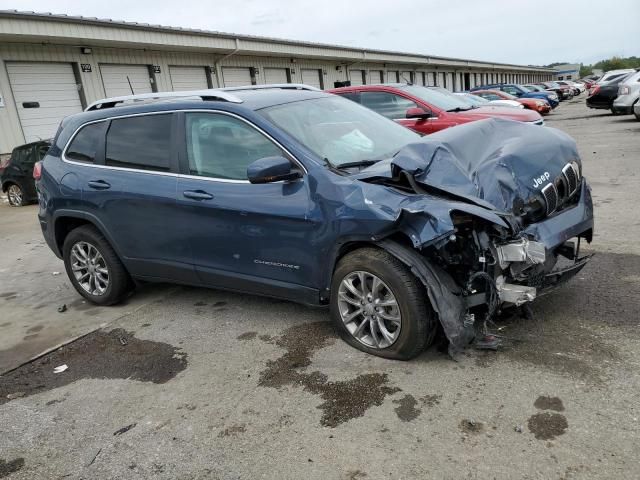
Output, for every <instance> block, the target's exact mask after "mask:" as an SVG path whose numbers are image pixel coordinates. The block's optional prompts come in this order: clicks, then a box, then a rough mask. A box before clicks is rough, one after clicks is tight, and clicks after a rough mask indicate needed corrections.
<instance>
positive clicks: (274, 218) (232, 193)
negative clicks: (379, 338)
mask: <svg viewBox="0 0 640 480" xmlns="http://www.w3.org/2000/svg"><path fill="white" fill-rule="evenodd" d="M181 115H182V117H183V120H182V122H184V123H183V125H184V135H185V147H184V150H183V159H182V171H183V173H185V174H186V175H183V176H182V177H180V178H179V180H178V190H177V191H178V204H179V206H180V217H181V219H182V224H181V230H182V231H183V232H184V233H185V234H186V236H187V237H188V238H189V241H190V245H191V249H192V252H193V262H194V264H195V265H196V269H197V272H198V275H199V276H200V279H201V281H202V282H203V283H205V284H207V285H210V286H215V287H221V288H231V289H234V290H244V291H252V292H258V293H263V294H268V295H275V296H281V297H288V298H290V297H291V295H294V297H295V296H297V295H311V297H313V298H314V299H315V301H317V291H315V289H314V287H316V286H317V285H315V283H316V282H317V279H316V278H315V277H314V273H315V272H316V270H317V269H316V268H315V265H317V262H318V259H317V258H316V257H315V255H314V250H313V243H314V232H315V230H314V223H313V222H311V221H310V220H308V212H309V210H310V200H309V192H308V189H307V185H306V178H305V179H300V180H297V181H293V182H278V183H268V184H260V185H253V184H251V183H249V181H248V180H247V174H246V170H247V166H248V165H249V164H250V163H252V162H253V161H255V160H258V159H260V158H263V157H269V156H278V155H279V156H282V155H287V154H286V153H284V152H283V150H282V149H281V148H280V147H279V146H278V145H277V144H276V143H275V142H274V141H273V140H272V139H270V138H269V137H268V136H267V135H266V134H265V133H264V132H262V131H260V130H259V129H257V128H256V127H255V126H254V125H253V124H251V123H248V122H247V121H245V120H243V119H241V118H240V117H237V116H235V115H231V114H227V113H224V112H218V113H214V112H187V113H184V114H181ZM312 292H315V293H312ZM314 295H315V296H314ZM311 297H310V298H311ZM298 299H301V298H298ZM309 301H314V300H313V299H312V300H309Z"/></svg>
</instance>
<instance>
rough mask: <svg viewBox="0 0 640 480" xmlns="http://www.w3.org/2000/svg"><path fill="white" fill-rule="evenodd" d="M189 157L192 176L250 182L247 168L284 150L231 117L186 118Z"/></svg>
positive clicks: (200, 115)
mask: <svg viewBox="0 0 640 480" xmlns="http://www.w3.org/2000/svg"><path fill="white" fill-rule="evenodd" d="M185 119H186V121H185V127H186V143H187V158H188V160H189V172H190V173H191V175H199V176H203V177H211V178H220V179H226V180H247V167H248V166H249V165H250V164H251V163H253V162H255V161H256V160H258V159H260V158H264V157H273V156H279V155H280V156H282V155H283V152H282V150H281V149H280V148H279V147H278V146H277V145H275V144H274V143H273V142H272V141H271V140H269V139H268V138H267V137H265V136H264V135H263V134H262V133H260V132H259V131H258V130H256V129H255V128H254V127H252V126H251V125H249V124H247V123H245V122H243V121H242V120H239V119H237V118H235V117H231V116H229V115H223V114H216V113H187V114H186V115H185Z"/></svg>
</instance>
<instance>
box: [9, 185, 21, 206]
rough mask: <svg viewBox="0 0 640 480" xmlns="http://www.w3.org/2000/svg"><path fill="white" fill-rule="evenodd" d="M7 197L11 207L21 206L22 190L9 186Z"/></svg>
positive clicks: (15, 186) (16, 186)
mask: <svg viewBox="0 0 640 480" xmlns="http://www.w3.org/2000/svg"><path fill="white" fill-rule="evenodd" d="M7 196H8V197H9V203H10V204H11V205H13V206H20V205H22V189H21V188H20V187H19V186H18V185H11V186H10V187H9V189H8V190H7Z"/></svg>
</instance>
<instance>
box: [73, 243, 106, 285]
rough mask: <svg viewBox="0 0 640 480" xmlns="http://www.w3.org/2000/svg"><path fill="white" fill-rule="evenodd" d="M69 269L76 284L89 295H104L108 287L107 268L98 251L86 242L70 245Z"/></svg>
mask: <svg viewBox="0 0 640 480" xmlns="http://www.w3.org/2000/svg"><path fill="white" fill-rule="evenodd" d="M70 263H71V271H72V272H73V276H74V277H75V279H76V281H77V282H78V284H79V285H80V286H81V287H82V288H83V290H84V291H86V292H87V293H89V294H90V295H96V296H100V295H104V294H105V292H106V291H107V288H109V268H108V267H107V263H106V262H105V260H104V257H103V256H102V254H101V253H100V251H99V250H98V249H97V248H96V247H95V246H94V245H91V244H90V243H88V242H77V243H76V244H74V245H73V247H71V258H70Z"/></svg>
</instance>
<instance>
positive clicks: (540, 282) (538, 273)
mask: <svg viewBox="0 0 640 480" xmlns="http://www.w3.org/2000/svg"><path fill="white" fill-rule="evenodd" d="M593 224H594V222H593V201H592V198H591V191H590V188H589V186H588V185H587V182H586V181H585V180H584V179H583V181H582V186H581V190H580V199H579V200H578V203H577V204H576V205H575V206H573V207H570V208H567V209H566V210H562V211H560V212H558V213H557V214H555V215H553V216H551V217H549V218H547V219H546V220H544V221H541V222H538V223H534V224H531V225H529V226H528V227H527V228H526V229H525V230H524V234H525V236H526V238H522V239H520V240H519V241H515V242H511V243H509V244H505V245H496V259H497V261H498V265H499V267H500V269H501V272H502V273H501V275H499V276H498V277H497V279H496V288H497V292H498V297H499V298H500V300H501V302H503V303H510V304H515V305H521V304H523V303H526V302H529V301H532V300H533V299H535V298H536V297H537V296H540V295H543V294H545V293H547V292H549V291H551V290H553V289H554V288H555V287H557V286H559V285H561V284H563V283H564V282H566V281H568V280H569V279H570V278H572V277H573V276H574V275H576V274H577V273H578V272H579V271H580V270H582V268H583V267H584V266H585V265H586V263H587V262H588V260H589V258H590V256H585V257H579V248H578V249H576V250H575V251H574V252H573V255H570V257H571V258H570V259H569V260H572V262H573V263H570V264H568V265H566V264H565V265H560V264H557V260H558V258H560V257H561V255H562V253H561V252H562V250H563V249H565V250H566V249H567V248H568V245H571V244H570V243H569V244H568V243H567V242H568V241H569V240H570V239H573V238H576V237H577V238H585V239H586V240H587V241H591V238H592V235H593ZM578 245H579V243H578ZM562 258H564V257H562ZM513 267H515V268H513ZM514 272H518V273H517V274H514Z"/></svg>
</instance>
